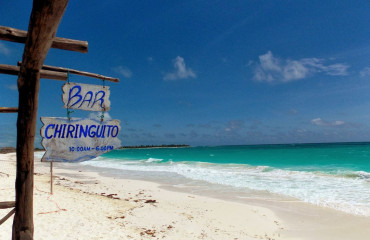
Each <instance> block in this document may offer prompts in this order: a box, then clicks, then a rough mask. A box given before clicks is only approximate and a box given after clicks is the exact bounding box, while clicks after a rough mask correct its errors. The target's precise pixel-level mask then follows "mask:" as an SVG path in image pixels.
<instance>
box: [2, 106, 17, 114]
mask: <svg viewBox="0 0 370 240" xmlns="http://www.w3.org/2000/svg"><path fill="white" fill-rule="evenodd" d="M16 112H18V108H17V107H0V113H16Z"/></svg>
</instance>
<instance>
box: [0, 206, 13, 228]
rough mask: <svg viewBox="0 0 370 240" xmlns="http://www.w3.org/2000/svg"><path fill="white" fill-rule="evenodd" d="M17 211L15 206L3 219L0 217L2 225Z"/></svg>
mask: <svg viewBox="0 0 370 240" xmlns="http://www.w3.org/2000/svg"><path fill="white" fill-rule="evenodd" d="M14 213H15V208H13V209H12V210H11V211H10V212H9V213H8V214H6V215H5V217H3V218H2V219H0V225H1V224H3V223H4V222H5V221H6V220H7V219H8V218H10V217H11V216H12V215H13V214H14Z"/></svg>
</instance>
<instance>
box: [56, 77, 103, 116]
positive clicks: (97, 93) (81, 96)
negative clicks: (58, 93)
mask: <svg viewBox="0 0 370 240" xmlns="http://www.w3.org/2000/svg"><path fill="white" fill-rule="evenodd" d="M109 95H110V91H109V87H107V86H99V85H91V84H82V83H66V84H64V85H63V97H62V98H63V102H64V107H65V108H71V109H81V110H87V111H101V112H103V111H108V110H109V109H110V101H109Z"/></svg>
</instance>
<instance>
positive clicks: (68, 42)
mask: <svg viewBox="0 0 370 240" xmlns="http://www.w3.org/2000/svg"><path fill="white" fill-rule="evenodd" d="M26 39H27V31H23V30H19V29H15V28H10V27H4V26H0V40H6V41H10V42H17V43H25V42H26ZM51 47H52V48H58V49H63V50H69V51H75V52H82V53H87V49H88V43H87V42H86V41H79V40H73V39H67V38H59V37H56V38H54V40H53V43H52V44H51Z"/></svg>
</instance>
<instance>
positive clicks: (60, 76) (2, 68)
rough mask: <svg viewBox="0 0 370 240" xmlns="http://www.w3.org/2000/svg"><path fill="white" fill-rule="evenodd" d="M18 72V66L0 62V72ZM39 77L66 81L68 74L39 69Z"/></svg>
mask: <svg viewBox="0 0 370 240" xmlns="http://www.w3.org/2000/svg"><path fill="white" fill-rule="evenodd" d="M19 72H20V67H19V66H13V65H6V64H0V73H3V74H9V75H16V76H18V74H19ZM40 78H47V79H54V80H61V81H67V79H68V75H67V73H63V72H55V71H48V70H40Z"/></svg>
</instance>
